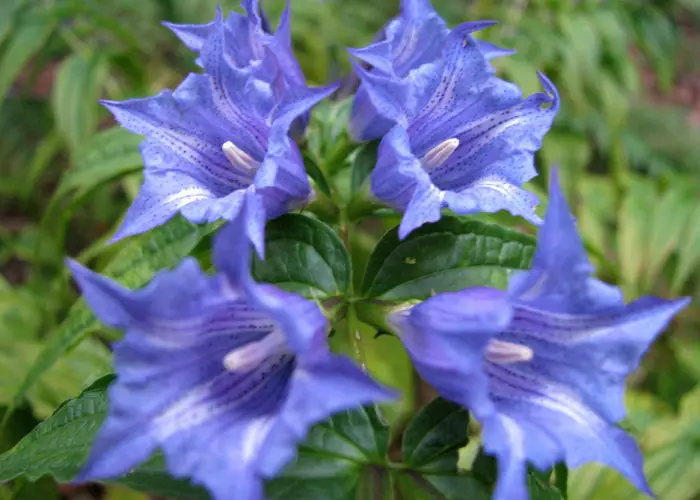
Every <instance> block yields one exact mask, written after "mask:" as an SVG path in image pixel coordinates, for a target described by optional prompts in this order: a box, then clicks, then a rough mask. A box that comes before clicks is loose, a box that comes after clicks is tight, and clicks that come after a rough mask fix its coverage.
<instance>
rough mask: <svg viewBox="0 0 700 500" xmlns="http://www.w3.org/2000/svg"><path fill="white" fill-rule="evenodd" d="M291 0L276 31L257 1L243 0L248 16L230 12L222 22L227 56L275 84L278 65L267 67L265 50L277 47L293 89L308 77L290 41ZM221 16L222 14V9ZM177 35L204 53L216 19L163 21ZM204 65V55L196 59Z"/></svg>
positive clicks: (302, 85)
mask: <svg viewBox="0 0 700 500" xmlns="http://www.w3.org/2000/svg"><path fill="white" fill-rule="evenodd" d="M289 3H290V2H289V0H287V7H286V9H285V10H284V12H283V14H282V18H281V19H280V23H279V26H278V27H277V30H276V31H275V33H274V34H273V33H271V32H270V28H269V25H268V22H267V16H266V15H265V12H264V11H263V10H262V8H261V6H260V2H259V1H258V0H243V1H242V2H241V5H242V7H243V9H244V10H245V11H246V15H241V14H239V13H237V12H233V11H232V12H231V13H230V14H229V15H228V17H227V18H226V20H225V21H224V22H223V28H224V32H225V34H226V41H225V44H224V46H223V54H224V58H225V59H226V60H227V62H228V63H229V64H232V65H233V66H235V67H237V68H246V67H251V68H252V69H253V72H254V75H255V76H256V78H258V79H260V80H263V81H266V82H268V83H273V82H274V79H275V78H276V77H277V76H276V75H277V72H276V71H275V68H270V67H269V66H268V63H269V61H268V60H267V58H266V52H267V50H269V49H270V48H272V49H274V51H275V54H276V58H277V61H278V62H279V64H280V65H281V66H282V68H283V71H282V75H281V77H282V80H283V83H284V84H285V85H287V86H289V87H291V88H293V89H294V88H297V89H304V88H305V87H306V79H305V78H304V73H303V72H302V70H301V66H300V65H299V62H298V61H297V60H296V58H295V57H294V52H293V50H292V44H291V31H290V14H289ZM218 15H219V16H221V13H220V11H218ZM163 24H165V26H167V27H168V28H169V29H170V30H172V31H173V33H175V35H177V37H178V38H179V39H180V40H181V41H182V43H184V44H185V46H187V48H189V49H190V50H192V51H193V52H196V53H198V54H201V52H202V50H203V48H204V45H205V44H206V41H207V39H208V38H209V37H210V36H211V35H212V34H213V33H214V32H215V30H216V27H217V22H216V21H212V22H209V23H205V24H175V23H163ZM197 62H198V63H199V64H200V65H203V61H202V59H201V57H199V58H198V59H197Z"/></svg>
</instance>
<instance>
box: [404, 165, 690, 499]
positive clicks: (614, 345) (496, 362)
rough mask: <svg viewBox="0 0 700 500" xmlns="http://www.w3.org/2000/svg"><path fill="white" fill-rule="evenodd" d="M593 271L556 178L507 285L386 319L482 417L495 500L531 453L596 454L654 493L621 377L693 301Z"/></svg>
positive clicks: (443, 387)
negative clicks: (629, 426)
mask: <svg viewBox="0 0 700 500" xmlns="http://www.w3.org/2000/svg"><path fill="white" fill-rule="evenodd" d="M555 179H556V174H555ZM592 271H593V269H592V266H591V264H590V263H589V261H588V259H587V257H586V253H585V250H584V248H583V244H582V242H581V239H580V237H579V235H578V234H577V232H576V227H575V225H574V221H573V218H572V216H571V214H570V213H569V210H568V208H567V206H566V201H565V200H564V197H563V195H562V193H561V192H560V190H559V187H558V185H557V181H556V180H553V181H552V184H551V189H550V199H549V208H548V212H547V216H546V219H545V222H544V226H543V227H542V229H541V231H540V236H539V242H538V246H537V252H536V255H535V258H534V263H533V267H532V269H531V270H530V271H527V272H523V273H522V274H520V275H517V276H516V277H515V278H514V279H513V280H511V283H510V287H509V289H508V291H507V292H504V291H500V290H494V289H489V288H470V289H466V290H463V291H461V292H456V293H444V294H439V295H436V296H435V297H432V298H430V299H428V300H426V301H425V302H423V303H421V304H419V305H416V306H414V307H413V308H411V309H406V310H403V311H399V312H396V313H394V314H393V315H392V317H391V321H392V322H393V324H394V325H395V327H396V329H397V331H398V332H399V335H400V337H401V339H402V341H403V343H404V345H405V346H406V348H407V349H408V351H409V353H410V355H411V357H412V359H413V361H414V363H415V366H416V368H417V370H418V372H419V373H420V374H421V376H422V377H423V378H424V379H425V380H427V381H428V382H429V383H430V384H431V385H433V386H434V387H435V388H436V389H437V390H438V391H439V392H440V393H441V394H442V395H443V396H445V397H447V398H449V399H451V400H453V401H455V402H458V403H461V404H462V405H464V406H466V407H468V408H469V409H470V410H471V411H472V412H473V413H474V415H475V416H476V417H477V418H478V419H480V421H481V424H482V433H483V435H482V439H483V444H484V447H485V449H486V451H487V452H490V453H492V454H495V455H496V456H497V458H498V460H499V478H498V482H497V486H496V494H495V498H496V499H497V500H521V499H526V498H528V493H527V488H526V480H525V477H526V468H527V462H528V461H529V462H531V463H533V464H534V465H535V466H536V467H538V468H540V469H547V468H549V467H552V466H553V465H554V464H555V463H556V462H558V461H561V460H564V461H566V463H567V464H568V465H569V466H570V467H577V466H579V465H581V464H583V463H585V462H590V461H595V462H601V463H604V464H607V465H609V466H610V467H613V468H615V469H617V470H618V471H619V472H620V473H622V474H623V475H624V476H625V477H627V478H628V479H629V480H630V481H631V482H632V483H633V484H634V485H635V486H636V487H637V488H639V489H640V490H641V491H644V492H646V493H650V490H649V487H648V485H647V482H646V479H645V478H644V472H643V467H642V456H641V454H640V452H639V449H638V447H637V445H636V444H635V442H634V440H633V439H632V438H631V437H630V436H629V435H628V434H627V433H626V432H625V431H623V430H622V429H621V428H620V427H618V426H617V425H616V422H619V421H620V420H621V419H622V418H623V417H624V415H625V408H624V402H623V396H624V380H625V378H626V377H627V375H629V374H630V372H632V371H633V370H635V369H636V368H637V366H638V365H639V362H640V359H641V357H642V355H643V354H644V352H645V351H646V350H647V348H648V347H649V345H650V343H651V342H652V341H653V340H654V338H655V337H656V336H657V335H658V334H659V333H660V332H661V331H662V330H663V329H664V328H665V326H666V325H667V324H668V323H669V321H670V320H671V318H672V317H673V316H674V315H675V314H676V313H677V312H678V311H679V310H681V309H682V308H683V307H685V306H686V305H687V304H688V302H689V299H687V298H683V299H678V300H663V299H660V298H656V297H642V298H640V299H638V300H636V301H634V302H632V303H629V304H624V302H623V299H622V295H621V293H620V291H619V289H617V288H615V287H612V286H610V285H607V284H605V283H602V282H601V281H598V280H597V279H595V278H593V277H591V273H592Z"/></svg>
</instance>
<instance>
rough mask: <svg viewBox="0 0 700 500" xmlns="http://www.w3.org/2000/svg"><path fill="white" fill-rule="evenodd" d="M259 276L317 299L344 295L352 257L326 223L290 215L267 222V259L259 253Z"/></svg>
mask: <svg viewBox="0 0 700 500" xmlns="http://www.w3.org/2000/svg"><path fill="white" fill-rule="evenodd" d="M253 274H254V276H255V277H256V279H258V280H260V281H264V282H266V283H272V284H274V285H277V286H279V287H281V288H284V289H286V290H289V291H292V292H296V293H300V294H301V295H304V296H305V297H309V298H314V299H318V300H322V299H327V298H330V297H339V296H342V295H343V294H345V291H346V290H347V287H348V284H349V283H350V260H349V257H348V253H347V251H346V250H345V247H344V246H343V242H342V241H341V240H340V238H339V237H338V235H337V234H336V233H335V231H333V230H332V229H331V228H330V227H328V226H327V225H326V224H324V223H323V222H321V221H319V220H317V219H313V218H311V217H307V216H305V215H299V214H287V215H283V216H282V217H279V218H277V219H275V220H273V221H271V222H269V223H268V224H267V227H266V232H265V260H264V261H260V259H259V258H258V257H257V256H256V257H255V262H254V264H253Z"/></svg>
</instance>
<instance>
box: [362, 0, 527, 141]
mask: <svg viewBox="0 0 700 500" xmlns="http://www.w3.org/2000/svg"><path fill="white" fill-rule="evenodd" d="M449 34H450V30H449V28H448V27H447V24H446V23H445V21H444V20H443V19H442V17H440V15H439V14H438V13H437V12H435V9H433V7H432V5H431V4H430V1H429V0H403V2H402V3H401V15H399V16H398V17H396V18H395V19H393V20H392V21H391V22H389V24H388V25H387V26H386V28H385V29H384V33H383V34H382V37H381V39H380V40H379V41H378V42H377V43H373V44H372V45H370V46H368V47H366V48H363V49H354V50H351V51H350V52H351V53H352V54H354V55H355V56H356V57H358V58H359V59H362V60H363V61H365V62H366V63H367V64H368V65H369V66H371V67H372V69H371V71H372V72H374V73H375V74H380V75H383V76H391V75H395V76H396V77H398V78H400V79H402V80H404V81H407V82H410V80H411V78H412V77H413V76H415V75H418V74H420V73H421V72H426V71H428V70H434V69H435V68H437V67H439V66H440V65H441V64H442V51H443V44H444V43H445V40H446V39H447V37H448V35H449ZM476 43H477V44H478V45H479V48H480V49H481V52H482V53H483V54H484V57H486V59H487V60H491V59H494V58H496V57H502V56H505V55H509V54H512V53H513V52H514V51H512V50H508V49H503V48H501V47H498V46H496V45H494V44H492V43H488V42H484V41H477V42H476ZM424 65H427V66H426V67H425V68H422V66H424ZM392 126H393V122H392V121H391V120H389V119H387V118H386V117H383V116H382V115H380V114H379V112H378V111H377V109H376V108H375V107H374V104H373V102H372V100H371V99H370V96H369V94H368V93H367V90H366V89H365V87H364V85H360V87H359V89H358V91H357V95H356V96H355V99H354V101H353V109H352V113H351V116H350V134H351V135H352V137H353V138H354V139H356V140H358V141H367V140H373V139H379V138H381V137H383V136H384V135H386V133H387V132H389V130H391V128H392Z"/></svg>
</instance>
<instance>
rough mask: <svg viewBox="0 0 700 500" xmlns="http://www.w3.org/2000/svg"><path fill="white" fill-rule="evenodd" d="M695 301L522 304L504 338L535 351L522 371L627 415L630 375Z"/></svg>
mask: <svg viewBox="0 0 700 500" xmlns="http://www.w3.org/2000/svg"><path fill="white" fill-rule="evenodd" d="M688 302H689V299H678V300H673V301H666V300H663V299H659V298H656V297H643V298H641V299H639V300H637V301H635V302H632V303H631V304H628V305H626V306H624V307H620V308H617V309H613V310H610V311H608V312H607V313H600V314H595V315H590V314H578V315H573V314H563V313H554V312H548V311H543V310H537V309H533V308H531V307H527V306H523V305H518V306H516V308H515V315H514V317H513V321H512V323H511V325H510V326H509V327H508V328H507V330H506V332H505V333H504V334H502V335H501V336H499V339H502V340H505V341H509V342H515V343H518V344H521V345H527V346H528V347H529V348H531V349H532V350H533V352H534V353H535V359H534V360H533V361H532V362H531V363H523V364H522V365H520V366H518V370H519V371H522V372H524V373H529V374H532V375H533V376H535V375H539V376H543V377H546V378H547V379H551V380H554V381H556V382H557V383H560V384H563V385H566V386H569V387H575V388H576V390H577V391H578V393H579V394H580V396H581V397H582V398H583V400H584V401H585V402H586V404H587V405H588V406H589V407H591V408H592V409H593V410H595V411H596V412H597V413H598V414H599V415H601V416H602V417H603V418H604V419H606V420H607V421H609V422H618V421H620V420H622V419H623V418H624V416H625V406H624V390H625V378H626V377H627V376H628V375H629V374H630V373H632V372H633V371H634V370H636V369H637V368H638V366H639V362H640V360H641V358H642V356H643V355H644V353H645V352H646V350H647V348H648V347H649V345H650V343H651V342H652V341H653V340H654V339H655V338H656V336H657V335H659V333H660V332H661V331H662V330H663V329H664V328H665V327H666V326H667V324H668V323H669V322H670V320H671V318H672V317H673V316H674V315H675V314H677V313H678V312H679V311H680V310H681V309H683V308H684V307H686V306H687V304H688Z"/></svg>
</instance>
